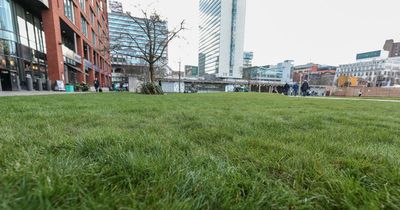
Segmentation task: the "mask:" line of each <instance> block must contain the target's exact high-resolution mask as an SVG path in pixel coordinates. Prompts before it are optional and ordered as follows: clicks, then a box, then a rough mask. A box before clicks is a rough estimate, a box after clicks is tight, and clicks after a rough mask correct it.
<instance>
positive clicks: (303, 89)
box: [301, 80, 310, 96]
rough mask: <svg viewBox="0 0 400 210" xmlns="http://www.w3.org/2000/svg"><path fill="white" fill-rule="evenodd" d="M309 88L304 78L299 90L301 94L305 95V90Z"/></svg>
mask: <svg viewBox="0 0 400 210" xmlns="http://www.w3.org/2000/svg"><path fill="white" fill-rule="evenodd" d="M309 89H310V85H308V82H307V80H305V81H304V82H303V84H302V85H301V92H302V94H303V96H307V95H308V94H307V91H308V90H309Z"/></svg>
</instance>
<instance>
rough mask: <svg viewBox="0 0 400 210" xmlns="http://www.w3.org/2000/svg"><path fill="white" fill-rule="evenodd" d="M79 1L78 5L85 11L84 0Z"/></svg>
mask: <svg viewBox="0 0 400 210" xmlns="http://www.w3.org/2000/svg"><path fill="white" fill-rule="evenodd" d="M79 3H80V5H81V9H82V11H85V3H86V0H79Z"/></svg>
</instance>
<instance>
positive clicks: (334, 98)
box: [302, 96, 400, 103]
mask: <svg viewBox="0 0 400 210" xmlns="http://www.w3.org/2000/svg"><path fill="white" fill-rule="evenodd" d="M302 98H306V99H325V100H343V101H376V102H391V103H400V100H389V99H371V98H337V97H314V96H309V97H302Z"/></svg>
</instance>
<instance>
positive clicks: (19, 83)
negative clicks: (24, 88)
mask: <svg viewBox="0 0 400 210" xmlns="http://www.w3.org/2000/svg"><path fill="white" fill-rule="evenodd" d="M17 88H18V91H21V81H20V80H19V76H17Z"/></svg>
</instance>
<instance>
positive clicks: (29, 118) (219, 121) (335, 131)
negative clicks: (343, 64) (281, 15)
mask: <svg viewBox="0 0 400 210" xmlns="http://www.w3.org/2000/svg"><path fill="white" fill-rule="evenodd" d="M0 114H1V115H0V116H1V118H0V209H131V208H132V209H354V208H357V209H399V208H400V104H398V103H386V102H373V101H343V100H307V99H303V98H289V97H283V96H276V95H275V96H273V95H266V94H248V93H244V94H193V95H165V96H144V95H134V94H114V93H110V94H99V95H96V94H87V95H69V96H68V95H56V96H37V97H6V98H0Z"/></svg>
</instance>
